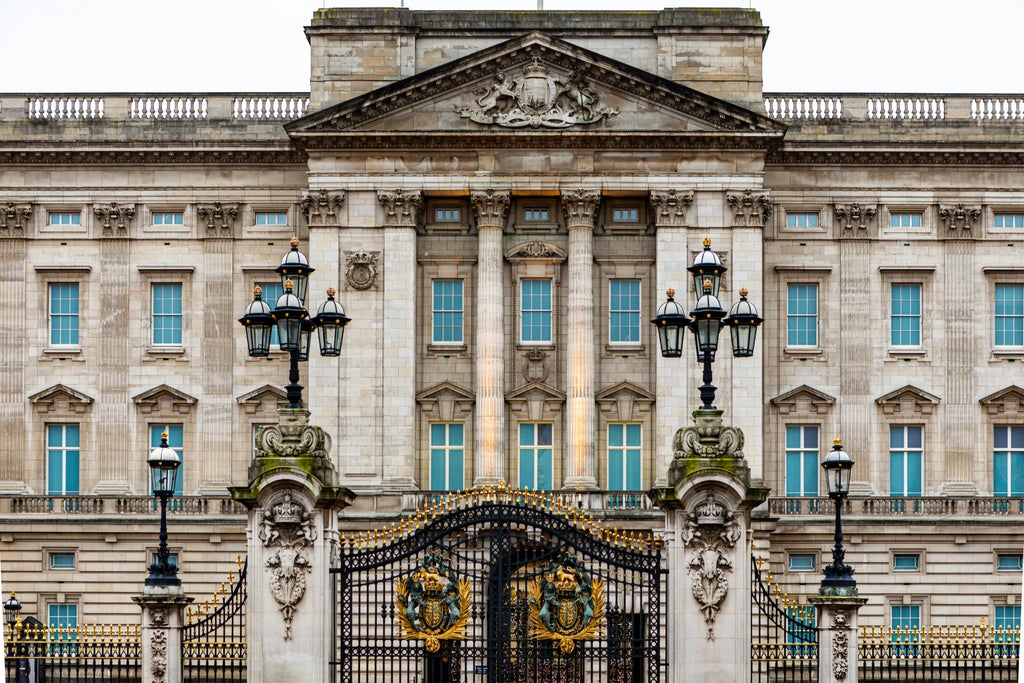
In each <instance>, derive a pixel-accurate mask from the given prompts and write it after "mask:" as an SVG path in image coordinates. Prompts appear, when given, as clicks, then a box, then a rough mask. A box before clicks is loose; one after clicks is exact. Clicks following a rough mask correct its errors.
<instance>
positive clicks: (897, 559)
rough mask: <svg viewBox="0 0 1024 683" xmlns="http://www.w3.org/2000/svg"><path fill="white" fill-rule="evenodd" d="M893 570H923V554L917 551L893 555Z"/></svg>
mask: <svg viewBox="0 0 1024 683" xmlns="http://www.w3.org/2000/svg"><path fill="white" fill-rule="evenodd" d="M892 570H893V571H894V572H919V571H921V556H920V555H918V554H917V553H912V554H910V553H908V554H897V555H893V556H892Z"/></svg>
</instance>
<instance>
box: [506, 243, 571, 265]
mask: <svg viewBox="0 0 1024 683" xmlns="http://www.w3.org/2000/svg"><path fill="white" fill-rule="evenodd" d="M509 258H511V259H515V258H521V259H542V258H543V259H546V258H553V259H558V260H560V261H561V260H564V259H565V254H563V253H562V252H561V251H559V250H558V249H557V247H555V246H554V245H551V244H548V243H547V242H541V241H540V240H534V241H533V242H524V243H523V244H519V245H516V246H515V247H514V248H513V249H512V252H511V253H510V254H509Z"/></svg>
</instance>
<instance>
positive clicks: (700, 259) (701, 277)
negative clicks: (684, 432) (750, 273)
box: [651, 238, 764, 410]
mask: <svg viewBox="0 0 1024 683" xmlns="http://www.w3.org/2000/svg"><path fill="white" fill-rule="evenodd" d="M687 270H688V271H690V274H691V275H692V276H693V285H694V290H695V293H696V296H697V304H696V306H695V307H694V309H693V310H692V311H690V315H689V316H687V315H686V312H685V310H684V309H683V307H682V306H681V305H680V304H679V303H678V302H676V300H675V299H674V298H673V297H675V290H672V289H670V290H668V292H666V294H667V295H668V300H667V301H665V303H663V304H662V305H661V307H660V308H658V315H657V317H655V318H653V319H652V320H651V324H653V325H654V326H655V327H656V328H657V330H658V340H659V342H660V343H661V355H662V356H664V357H665V358H678V357H679V356H681V355H683V338H684V337H685V334H684V330H686V329H687V328H689V329H691V330H693V336H694V340H695V341H696V349H697V362H698V363H702V364H703V365H704V377H703V380H704V384H703V385H701V387H700V398H701V401H702V402H703V405H702V406H701V409H702V410H713V409H714V408H715V406H714V405H713V404H714V400H715V391H716V389H717V387H715V385H714V384H712V383H711V382H712V374H711V364H712V363H714V362H715V353H716V352H717V351H718V337H719V333H720V332H721V330H722V326H723V325H724V326H726V327H728V328H729V329H730V330H731V331H732V355H733V356H735V357H737V358H744V357H749V356H752V355H754V342H755V340H756V338H757V328H758V326H759V325H760V324H761V323H763V322H764V319H763V318H761V317H760V316H759V315H758V314H757V309H756V308H755V307H754V305H753V304H752V303H750V302H749V301H747V290H746V289H745V288H743V289H740V300H739V301H738V302H736V304H735V305H733V307H732V309H731V310H730V311H729V313H728V315H727V314H726V312H725V309H724V308H722V303H721V302H720V301H719V300H718V288H719V285H720V284H721V282H722V274H723V273H724V272H725V271H726V270H727V269H726V267H725V266H723V265H722V260H721V259H720V258H719V257H718V254H716V253H715V252H713V251H711V239H710V238H705V239H704V251H702V252H701V253H700V254H698V255H697V258H695V259H694V260H693V265H692V266H690V267H689V268H687Z"/></svg>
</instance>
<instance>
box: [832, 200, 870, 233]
mask: <svg viewBox="0 0 1024 683" xmlns="http://www.w3.org/2000/svg"><path fill="white" fill-rule="evenodd" d="M877 213H878V209H877V208H876V207H874V206H868V205H866V204H858V203H856V202H854V203H852V204H836V205H835V214H836V220H837V221H839V226H840V227H841V228H842V229H843V231H844V232H853V231H857V232H861V233H862V234H863V233H864V232H865V231H867V229H868V223H870V222H871V221H873V220H874V219H875V214H877Z"/></svg>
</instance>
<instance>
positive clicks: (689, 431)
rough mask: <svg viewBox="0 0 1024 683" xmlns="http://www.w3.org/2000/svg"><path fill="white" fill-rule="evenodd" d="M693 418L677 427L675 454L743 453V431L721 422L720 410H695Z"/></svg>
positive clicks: (736, 455)
mask: <svg viewBox="0 0 1024 683" xmlns="http://www.w3.org/2000/svg"><path fill="white" fill-rule="evenodd" d="M693 422H694V424H693V425H691V426H689V427H685V428H683V429H679V430H677V431H676V435H675V438H674V439H673V440H672V449H673V450H674V451H675V457H676V458H682V457H695V458H724V457H732V458H742V457H743V432H742V430H740V429H737V428H736V427H726V426H724V425H722V411H721V410H701V409H698V410H695V411H693Z"/></svg>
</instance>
